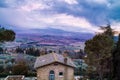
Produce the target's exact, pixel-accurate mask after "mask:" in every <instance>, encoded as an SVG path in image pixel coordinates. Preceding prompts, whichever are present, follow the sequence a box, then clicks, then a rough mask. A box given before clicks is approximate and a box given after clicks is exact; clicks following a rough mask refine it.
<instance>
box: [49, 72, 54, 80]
mask: <svg viewBox="0 0 120 80" xmlns="http://www.w3.org/2000/svg"><path fill="white" fill-rule="evenodd" d="M49 80H55V74H54V71H53V70H51V71H50V73H49Z"/></svg>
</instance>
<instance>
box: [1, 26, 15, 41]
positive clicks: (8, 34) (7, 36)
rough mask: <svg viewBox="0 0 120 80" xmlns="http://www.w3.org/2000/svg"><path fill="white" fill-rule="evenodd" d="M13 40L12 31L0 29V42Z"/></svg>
mask: <svg viewBox="0 0 120 80" xmlns="http://www.w3.org/2000/svg"><path fill="white" fill-rule="evenodd" d="M14 39H15V32H14V31H12V30H9V29H5V28H2V27H0V42H4V41H13V40H14Z"/></svg>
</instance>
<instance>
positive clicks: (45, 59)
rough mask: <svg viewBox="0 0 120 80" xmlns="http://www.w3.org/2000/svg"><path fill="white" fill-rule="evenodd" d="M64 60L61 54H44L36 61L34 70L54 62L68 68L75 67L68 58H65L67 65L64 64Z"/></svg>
mask: <svg viewBox="0 0 120 80" xmlns="http://www.w3.org/2000/svg"><path fill="white" fill-rule="evenodd" d="M64 59H65V57H64V56H63V55H61V54H57V53H50V54H46V55H43V56H40V57H38V58H37V59H36V62H35V65H34V68H39V67H42V66H45V65H48V64H51V63H54V62H58V63H61V64H64V65H67V66H70V67H75V65H74V63H73V61H72V60H71V59H70V58H68V57H67V63H65V62H64Z"/></svg>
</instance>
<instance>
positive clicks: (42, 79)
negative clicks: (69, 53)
mask: <svg viewBox="0 0 120 80" xmlns="http://www.w3.org/2000/svg"><path fill="white" fill-rule="evenodd" d="M66 68H67V70H66ZM51 70H53V71H54V72H55V80H65V79H66V78H65V73H66V77H67V80H74V69H73V68H71V67H68V66H65V65H62V64H59V63H57V64H56V63H55V64H50V65H47V66H44V67H41V68H38V69H37V80H49V72H50V71H51ZM59 72H63V76H59Z"/></svg>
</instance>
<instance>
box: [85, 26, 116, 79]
mask: <svg viewBox="0 0 120 80" xmlns="http://www.w3.org/2000/svg"><path fill="white" fill-rule="evenodd" d="M112 36H113V32H112V29H111V28H110V26H107V27H105V28H104V32H103V33H101V34H97V35H95V36H94V37H93V39H90V40H88V41H86V42H85V45H86V46H85V52H86V53H87V59H86V62H87V63H88V65H89V66H90V69H88V70H89V71H90V72H92V71H97V74H99V77H100V78H101V79H102V77H103V75H104V71H105V70H106V69H107V66H106V65H108V61H109V60H110V59H111V56H112V54H111V52H112V50H113V47H114V42H113V38H112Z"/></svg>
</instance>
